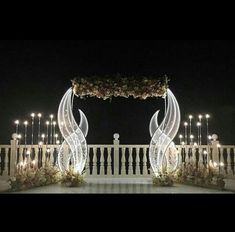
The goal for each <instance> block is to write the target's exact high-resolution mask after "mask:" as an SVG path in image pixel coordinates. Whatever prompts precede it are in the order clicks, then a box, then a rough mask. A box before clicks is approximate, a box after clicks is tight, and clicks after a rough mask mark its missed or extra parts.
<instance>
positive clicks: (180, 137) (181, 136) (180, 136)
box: [179, 135, 183, 144]
mask: <svg viewBox="0 0 235 232" xmlns="http://www.w3.org/2000/svg"><path fill="white" fill-rule="evenodd" d="M182 138H183V135H179V139H180V144H181V143H182Z"/></svg>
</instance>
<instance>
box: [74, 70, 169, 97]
mask: <svg viewBox="0 0 235 232" xmlns="http://www.w3.org/2000/svg"><path fill="white" fill-rule="evenodd" d="M71 81H72V87H73V92H74V94H75V95H76V96H78V97H81V98H84V97H98V98H101V99H104V100H105V99H109V98H112V97H126V98H128V97H130V96H132V97H133V98H139V99H146V98H148V97H163V96H164V95H165V93H166V90H167V88H168V81H169V80H168V78H167V76H163V77H156V76H148V77H146V76H140V77H131V76H129V77H126V76H122V75H120V74H117V75H116V76H111V77H110V76H109V77H98V76H89V77H77V78H74V79H73V80H71Z"/></svg>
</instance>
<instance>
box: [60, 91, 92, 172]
mask: <svg viewBox="0 0 235 232" xmlns="http://www.w3.org/2000/svg"><path fill="white" fill-rule="evenodd" d="M73 98H74V94H73V90H72V88H70V89H68V90H67V92H66V93H65V94H64V96H63V98H62V100H61V102H60V105H59V108H58V114H57V117H58V124H59V129H60V132H61V134H62V136H63V137H64V142H63V143H62V145H61V146H60V149H59V153H58V166H59V169H60V170H61V172H66V171H67V170H69V164H70V161H71V163H72V165H73V168H74V171H75V172H77V173H79V174H81V173H82V171H83V170H84V167H85V164H86V159H87V143H86V139H85V137H86V136H87V133H88V122H87V118H86V116H85V114H84V113H83V112H82V111H81V110H80V109H79V113H80V124H79V126H78V125H77V123H76V121H75V119H74V117H73V112H72V109H73ZM66 149H67V150H66Z"/></svg>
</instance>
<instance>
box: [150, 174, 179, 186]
mask: <svg viewBox="0 0 235 232" xmlns="http://www.w3.org/2000/svg"><path fill="white" fill-rule="evenodd" d="M152 180H153V185H154V186H162V187H171V186H173V185H174V178H173V176H171V175H168V174H162V175H159V176H154V177H153V178H152Z"/></svg>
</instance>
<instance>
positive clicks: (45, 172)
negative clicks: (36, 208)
mask: <svg viewBox="0 0 235 232" xmlns="http://www.w3.org/2000/svg"><path fill="white" fill-rule="evenodd" d="M59 181H60V172H59V170H58V168H56V167H53V166H45V167H41V168H39V169H34V168H31V167H27V168H26V167H25V168H20V169H17V170H16V173H15V176H14V177H11V178H10V179H9V183H10V186H11V188H10V190H9V191H10V192H17V191H22V190H26V189H31V188H35V187H40V186H45V185H50V184H56V183H58V182H59Z"/></svg>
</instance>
